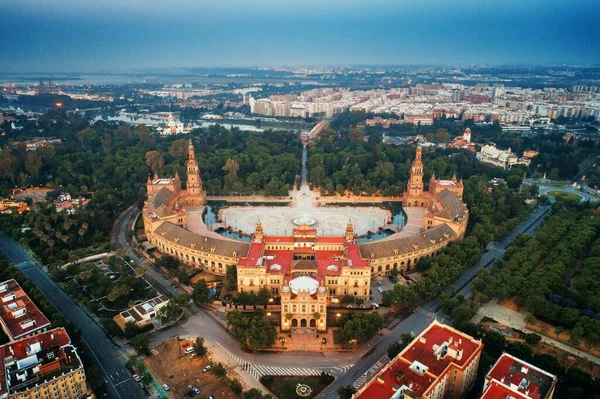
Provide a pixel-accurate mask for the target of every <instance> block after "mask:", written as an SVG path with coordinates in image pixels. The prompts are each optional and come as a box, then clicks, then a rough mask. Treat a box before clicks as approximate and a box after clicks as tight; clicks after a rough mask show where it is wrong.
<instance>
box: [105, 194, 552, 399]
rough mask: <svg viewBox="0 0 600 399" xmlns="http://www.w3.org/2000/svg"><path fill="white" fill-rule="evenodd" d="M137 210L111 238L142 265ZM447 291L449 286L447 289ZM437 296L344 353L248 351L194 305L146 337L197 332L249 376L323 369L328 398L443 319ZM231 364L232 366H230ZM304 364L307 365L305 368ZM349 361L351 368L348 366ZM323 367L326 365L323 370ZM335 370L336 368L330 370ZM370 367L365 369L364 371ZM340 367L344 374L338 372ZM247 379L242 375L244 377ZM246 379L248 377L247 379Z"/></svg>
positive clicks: (466, 288)
mask: <svg viewBox="0 0 600 399" xmlns="http://www.w3.org/2000/svg"><path fill="white" fill-rule="evenodd" d="M549 211H550V207H549V206H542V207H540V208H538V209H537V210H536V211H535V212H534V213H532V214H531V215H530V216H529V218H528V219H527V220H525V221H524V222H523V223H521V224H520V225H519V226H517V227H516V228H515V229H514V230H513V231H512V232H511V233H510V234H509V235H508V236H507V237H506V238H505V239H504V240H502V241H501V242H499V243H497V244H495V245H493V246H491V247H490V249H489V250H488V251H487V252H485V253H484V254H483V256H482V257H481V259H480V260H479V262H478V263H477V264H476V265H474V266H473V267H470V268H469V269H467V270H466V271H465V272H464V273H463V274H462V275H461V276H460V277H459V278H458V279H457V280H456V281H455V282H454V283H453V284H452V285H453V286H454V287H456V288H458V292H459V293H461V294H463V295H465V296H469V295H470V294H471V281H472V279H473V278H474V277H475V275H476V274H477V272H478V271H479V270H480V269H482V268H483V267H491V266H492V265H493V264H494V262H495V261H496V260H497V259H500V258H502V257H503V255H504V251H505V249H506V248H507V247H508V246H509V245H510V243H511V242H512V240H514V238H515V237H516V236H517V235H518V234H521V233H531V232H533V231H534V230H535V229H536V228H537V227H539V226H540V225H541V223H542V221H543V217H544V216H545V215H546V214H547V213H548V212H549ZM137 212H138V211H137V209H135V208H130V209H129V210H127V211H126V213H125V214H124V215H122V218H121V219H120V220H119V221H118V222H117V225H116V243H117V245H118V246H120V247H121V248H124V249H126V250H127V252H128V255H129V256H130V257H131V258H132V259H134V261H135V262H136V263H138V262H139V265H140V266H141V265H144V264H145V261H144V259H142V258H141V257H140V256H139V255H137V254H136V253H135V251H134V250H133V249H132V248H131V247H130V245H129V243H128V242H127V234H126V232H127V231H128V229H129V228H130V225H131V222H132V221H133V218H134V217H135V215H136V214H137ZM147 269H148V275H149V277H151V278H152V279H154V280H155V281H156V282H158V284H159V285H160V286H162V287H163V288H166V289H168V290H169V291H170V292H171V293H173V294H175V295H176V294H177V293H178V292H180V291H179V289H178V288H174V287H172V283H171V282H170V281H169V280H168V279H166V278H164V276H162V275H161V274H160V273H158V272H156V271H155V270H153V269H152V268H147ZM447 292H450V287H449V288H448V289H447ZM440 308H441V301H440V299H439V298H435V299H433V300H431V301H429V302H427V303H425V304H424V305H422V306H421V307H419V308H418V309H417V310H416V311H415V312H414V313H413V314H412V315H411V316H409V317H408V318H407V319H405V320H403V321H401V322H400V323H398V324H397V325H396V326H395V327H394V328H392V329H391V330H384V331H383V332H382V335H383V336H381V335H379V336H377V337H376V338H375V339H374V340H373V341H371V342H369V343H367V344H366V345H363V347H361V348H360V349H359V350H358V351H356V352H346V353H332V352H326V353H278V354H274V355H268V354H249V353H246V352H244V351H242V350H241V349H240V345H239V343H238V342H237V341H236V340H235V338H233V337H232V336H231V335H229V334H228V333H226V332H224V330H223V327H222V326H221V325H220V324H219V323H218V322H217V321H215V320H214V319H213V318H212V317H211V316H210V315H208V314H207V313H206V312H205V311H204V310H201V309H197V310H195V311H194V314H193V315H192V316H191V317H189V318H188V319H187V320H186V321H185V322H184V323H182V324H181V325H178V326H176V327H174V328H172V329H169V330H165V331H161V332H159V333H157V334H155V335H153V337H152V342H153V343H159V342H162V341H164V340H166V339H169V338H173V337H176V336H180V337H195V336H197V335H202V336H203V337H204V338H205V342H206V343H207V345H209V346H210V347H211V350H213V351H215V352H216V353H217V354H218V356H219V357H222V358H224V359H228V360H227V361H228V363H229V365H230V366H232V367H237V369H236V371H237V372H238V373H239V374H240V375H241V376H242V377H247V376H248V375H250V377H251V378H256V377H257V370H258V369H267V370H270V369H273V368H282V369H285V368H298V369H302V370H304V369H315V370H326V371H329V372H331V373H333V374H336V377H337V379H336V380H335V381H334V382H333V384H332V385H330V386H329V387H328V388H327V389H326V390H325V391H323V392H322V393H321V394H320V395H319V397H320V398H327V399H333V398H337V392H336V391H337V389H338V388H340V387H341V386H342V385H349V384H353V383H355V382H357V381H358V382H362V383H364V381H365V380H367V379H368V378H370V377H372V375H373V374H375V373H376V371H377V368H378V367H379V366H383V365H384V364H385V363H386V361H387V357H386V353H387V348H388V346H389V345H390V344H391V343H393V342H396V341H398V340H399V339H400V335H401V334H402V333H411V332H412V333H414V334H419V333H420V332H421V331H423V330H424V329H425V327H427V326H428V325H429V324H430V323H431V321H432V320H433V318H434V317H437V318H440V319H443V318H444V315H443V314H442V312H441V311H440ZM377 341H378V342H377ZM236 365H237V366H236ZM307 365H310V366H308V367H307ZM350 365H353V366H352V367H349V366H350ZM328 368H329V370H327V369H328ZM336 370H338V371H337V372H336ZM369 370H371V372H369V373H368V374H366V373H367V371H369ZM344 372H345V374H343V373H344ZM244 379H245V380H246V382H249V381H248V379H247V378H244ZM250 383H251V382H250Z"/></svg>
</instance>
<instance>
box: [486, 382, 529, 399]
mask: <svg viewBox="0 0 600 399" xmlns="http://www.w3.org/2000/svg"><path fill="white" fill-rule="evenodd" d="M480 399H528V397H527V396H525V395H523V394H521V393H519V392H515V391H513V390H512V389H510V388H509V387H507V386H506V385H504V384H501V383H499V382H498V381H496V380H492V381H491V382H490V383H489V384H488V386H487V388H486V390H485V391H484V392H483V395H481V398H480Z"/></svg>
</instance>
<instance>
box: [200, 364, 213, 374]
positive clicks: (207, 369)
mask: <svg viewBox="0 0 600 399" xmlns="http://www.w3.org/2000/svg"><path fill="white" fill-rule="evenodd" d="M211 368H212V367H210V364H209V365H208V366H206V367H204V368H203V369H202V371H204V372H205V373H206V372H208V371H210V369H211Z"/></svg>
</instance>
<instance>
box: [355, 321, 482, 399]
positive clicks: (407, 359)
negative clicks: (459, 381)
mask: <svg viewBox="0 0 600 399" xmlns="http://www.w3.org/2000/svg"><path fill="white" fill-rule="evenodd" d="M434 346H435V350H434ZM442 346H443V348H445V349H446V350H444V351H443V353H442V352H440V351H439V350H440V348H442ZM482 349H483V344H482V343H481V342H480V341H476V340H474V339H473V338H472V337H470V336H468V335H466V334H464V333H462V332H460V331H458V330H455V329H453V328H451V327H448V326H446V325H444V324H440V323H438V322H437V321H434V322H432V323H431V324H430V325H429V327H428V328H427V329H426V330H425V331H424V332H423V333H421V335H419V336H418V337H417V338H415V340H414V341H413V342H412V343H411V344H410V345H408V346H407V347H406V348H405V349H404V350H403V351H402V352H401V353H400V354H399V355H398V357H396V358H395V359H394V361H393V363H391V364H389V365H388V366H386V368H384V369H383V371H382V372H380V373H379V374H378V376H377V377H376V378H374V379H373V380H371V381H370V382H369V383H368V384H367V385H366V386H365V388H363V390H361V391H360V392H359V393H358V396H357V398H360V399H370V398H391V397H392V395H393V394H394V393H395V392H397V391H398V390H400V389H402V388H403V387H404V388H405V389H410V390H411V391H412V392H413V393H415V394H416V395H417V397H421V396H423V395H427V394H428V393H429V392H431V390H432V389H434V388H435V387H436V386H437V384H438V381H440V380H441V378H442V377H443V375H444V374H445V373H446V372H447V371H448V370H451V368H453V367H457V368H460V369H464V368H466V367H467V366H468V365H469V364H470V363H471V362H472V361H473V359H475V358H476V355H477V354H478V353H479V352H480V351H481V350H482ZM459 350H462V352H461V354H460V356H457V354H458V353H459V352H458V351H459ZM436 351H437V352H438V353H436ZM413 365H414V366H413ZM411 366H413V367H411ZM423 366H425V367H426V368H427V369H426V370H425V369H424V367H423ZM418 369H420V372H417V371H416V370H418ZM413 370H415V371H413Z"/></svg>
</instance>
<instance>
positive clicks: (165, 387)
mask: <svg viewBox="0 0 600 399" xmlns="http://www.w3.org/2000/svg"><path fill="white" fill-rule="evenodd" d="M162 387H163V389H164V390H165V391H168V390H169V389H171V388H169V386H168V385H167V384H163V385H162Z"/></svg>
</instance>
